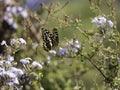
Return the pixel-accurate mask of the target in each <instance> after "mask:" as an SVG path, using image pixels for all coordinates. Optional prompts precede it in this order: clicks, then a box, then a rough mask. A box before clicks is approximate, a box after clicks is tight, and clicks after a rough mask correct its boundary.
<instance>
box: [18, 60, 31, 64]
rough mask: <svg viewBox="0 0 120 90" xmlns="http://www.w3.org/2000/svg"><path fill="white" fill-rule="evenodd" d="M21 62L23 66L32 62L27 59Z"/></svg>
mask: <svg viewBox="0 0 120 90" xmlns="http://www.w3.org/2000/svg"><path fill="white" fill-rule="evenodd" d="M20 62H21V63H22V64H29V63H30V61H29V60H27V59H20Z"/></svg>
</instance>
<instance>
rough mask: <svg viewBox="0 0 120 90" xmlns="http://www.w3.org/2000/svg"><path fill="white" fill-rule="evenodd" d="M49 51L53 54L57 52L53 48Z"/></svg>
mask: <svg viewBox="0 0 120 90" xmlns="http://www.w3.org/2000/svg"><path fill="white" fill-rule="evenodd" d="M49 53H50V54H53V55H56V53H57V52H56V51H55V50H50V51H49Z"/></svg>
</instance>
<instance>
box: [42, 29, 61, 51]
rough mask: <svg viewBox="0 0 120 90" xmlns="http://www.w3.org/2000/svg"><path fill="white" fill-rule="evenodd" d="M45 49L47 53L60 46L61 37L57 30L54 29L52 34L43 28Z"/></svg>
mask: <svg viewBox="0 0 120 90" xmlns="http://www.w3.org/2000/svg"><path fill="white" fill-rule="evenodd" d="M41 30H42V39H43V48H44V50H46V51H49V50H51V49H52V48H53V47H55V46H58V43H59V37H58V31H57V29H56V28H53V30H52V33H51V32H49V31H48V30H47V29H45V28H42V29H41Z"/></svg>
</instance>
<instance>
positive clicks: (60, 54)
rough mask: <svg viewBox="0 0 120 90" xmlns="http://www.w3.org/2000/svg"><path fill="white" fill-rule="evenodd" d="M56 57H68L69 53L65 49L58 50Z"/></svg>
mask: <svg viewBox="0 0 120 90" xmlns="http://www.w3.org/2000/svg"><path fill="white" fill-rule="evenodd" d="M57 55H58V56H68V55H69V52H68V49H67V48H61V47H60V48H59V51H58V52H57Z"/></svg>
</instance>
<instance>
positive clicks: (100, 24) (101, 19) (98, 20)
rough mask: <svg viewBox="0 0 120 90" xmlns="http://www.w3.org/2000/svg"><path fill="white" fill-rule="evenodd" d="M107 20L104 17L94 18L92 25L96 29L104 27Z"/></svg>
mask: <svg viewBox="0 0 120 90" xmlns="http://www.w3.org/2000/svg"><path fill="white" fill-rule="evenodd" d="M106 21H107V19H106V18H105V17H95V18H94V19H93V20H92V23H96V25H97V27H102V28H103V27H105V24H106Z"/></svg>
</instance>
